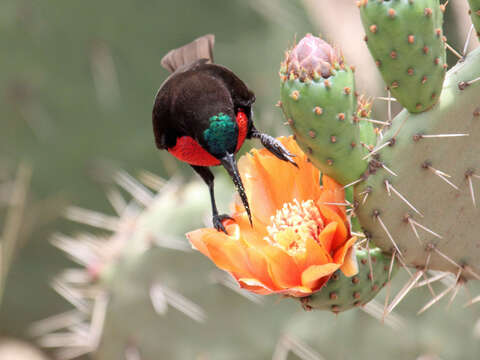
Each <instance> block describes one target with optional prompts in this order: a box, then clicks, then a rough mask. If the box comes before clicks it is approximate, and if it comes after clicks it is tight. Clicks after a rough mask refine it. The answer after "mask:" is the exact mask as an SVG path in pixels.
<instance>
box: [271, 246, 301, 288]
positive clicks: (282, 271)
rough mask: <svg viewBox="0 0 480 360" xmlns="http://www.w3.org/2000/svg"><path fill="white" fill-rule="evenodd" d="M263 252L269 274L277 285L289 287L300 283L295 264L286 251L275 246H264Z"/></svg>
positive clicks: (298, 272)
mask: <svg viewBox="0 0 480 360" xmlns="http://www.w3.org/2000/svg"><path fill="white" fill-rule="evenodd" d="M263 253H264V254H265V255H266V257H267V261H268V265H269V271H270V276H271V277H272V280H273V282H274V284H275V285H276V286H277V287H279V288H291V287H295V286H299V285H300V284H301V278H300V271H299V269H298V267H297V264H296V263H295V261H294V260H293V259H292V258H291V257H290V256H289V255H288V254H287V253H286V252H284V251H283V250H282V249H279V248H277V247H275V246H266V247H265V248H263Z"/></svg>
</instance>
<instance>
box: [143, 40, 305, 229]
mask: <svg viewBox="0 0 480 360" xmlns="http://www.w3.org/2000/svg"><path fill="white" fill-rule="evenodd" d="M214 39H215V38H214V36H213V35H205V36H202V37H200V38H198V39H196V40H194V41H193V42H191V43H189V44H187V45H185V46H182V47H180V48H178V49H174V50H171V51H170V52H169V53H168V54H167V55H165V56H164V58H163V59H162V66H163V67H164V68H166V69H167V70H169V71H170V72H171V73H172V74H171V75H170V76H169V77H168V78H167V79H166V80H165V81H164V83H163V84H162V85H161V86H160V89H159V90H158V92H157V95H156V98H155V104H154V107H153V113H152V121H153V131H154V135H155V143H156V145H157V147H158V148H159V149H165V150H167V151H168V152H170V153H171V154H172V155H173V156H175V157H176V158H178V159H179V160H181V161H184V162H186V163H188V164H190V165H191V166H192V168H193V169H194V170H195V171H196V172H197V173H198V174H199V175H200V176H201V177H202V179H203V180H204V181H205V183H206V184H207V185H208V188H209V191H210V199H211V203H212V213H213V225H214V226H215V228H216V229H217V230H219V231H220V230H221V231H224V232H226V230H225V228H224V226H223V224H222V221H223V220H224V219H227V218H229V216H228V215H219V214H218V210H217V206H216V203H215V195H214V189H213V180H214V176H213V173H212V172H211V171H210V169H209V167H210V166H216V165H223V167H224V168H225V169H226V170H227V172H228V174H229V175H230V177H231V178H232V180H233V182H234V184H235V187H236V188H237V191H238V193H239V195H240V198H241V200H242V203H243V205H244V207H245V210H246V212H247V214H248V217H249V219H250V223H252V219H251V214H250V207H249V204H248V199H247V196H246V194H245V190H244V187H243V183H242V179H241V177H240V174H239V172H238V168H237V164H236V161H235V153H236V152H237V151H238V150H239V149H240V148H241V146H242V144H243V142H244V141H245V139H251V138H259V139H260V141H261V142H262V144H263V145H264V146H265V147H266V148H267V149H268V150H269V151H270V152H272V153H273V154H274V155H275V156H277V157H278V158H279V159H281V160H284V161H288V162H290V163H292V164H293V165H295V166H296V164H295V162H294V161H293V160H292V157H293V155H292V154H290V153H289V152H288V150H286V149H285V148H284V146H283V145H282V144H281V143H280V142H279V141H277V140H276V139H275V138H273V137H271V136H269V135H267V134H264V133H261V132H259V131H258V130H257V129H256V128H255V126H254V124H253V113H252V106H253V103H254V102H255V95H254V93H253V92H252V91H250V90H249V89H248V87H247V86H246V85H245V83H244V82H243V81H242V80H240V79H239V78H238V77H237V76H236V75H235V74H234V73H233V72H232V71H231V70H229V69H227V68H226V67H223V66H221V65H218V64H214V62H213V45H214Z"/></svg>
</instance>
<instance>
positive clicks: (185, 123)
mask: <svg viewBox="0 0 480 360" xmlns="http://www.w3.org/2000/svg"><path fill="white" fill-rule="evenodd" d="M219 113H224V114H226V115H228V116H230V117H232V118H235V112H234V104H233V102H232V98H231V96H230V92H229V90H228V88H227V87H226V85H225V84H224V82H223V81H222V80H221V79H220V78H218V77H214V76H212V75H211V74H209V73H206V72H203V71H185V72H182V73H178V74H177V73H175V74H172V75H171V76H170V78H169V79H167V81H166V82H165V83H164V84H163V85H162V87H161V88H160V90H159V92H158V94H157V97H156V99H155V105H154V107H153V113H152V121H153V129H154V134H155V142H156V144H157V147H158V148H159V149H168V148H171V147H173V146H175V143H176V139H177V138H179V137H181V136H185V135H187V136H191V137H193V138H194V139H196V140H197V141H198V142H200V143H202V142H203V136H202V134H203V132H204V131H205V129H207V128H208V127H209V126H210V121H209V119H210V118H211V117H212V116H214V115H217V114H219Z"/></svg>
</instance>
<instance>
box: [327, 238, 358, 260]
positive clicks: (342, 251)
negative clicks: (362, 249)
mask: <svg viewBox="0 0 480 360" xmlns="http://www.w3.org/2000/svg"><path fill="white" fill-rule="evenodd" d="M355 241H357V238H356V237H355V236H353V237H351V238H350V239H348V241H346V242H345V244H344V245H343V246H342V247H340V248H339V249H338V250H337V251H336V252H335V255H333V261H335V262H336V263H337V264H340V265H341V264H343V263H344V261H345V256H346V255H347V252H348V250H349V249H350V248H351V247H352V246H353V244H355Z"/></svg>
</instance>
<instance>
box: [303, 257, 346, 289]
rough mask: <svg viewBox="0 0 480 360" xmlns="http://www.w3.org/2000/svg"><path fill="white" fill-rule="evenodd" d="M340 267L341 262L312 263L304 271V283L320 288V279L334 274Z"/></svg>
mask: <svg viewBox="0 0 480 360" xmlns="http://www.w3.org/2000/svg"><path fill="white" fill-rule="evenodd" d="M339 267H340V265H339V264H335V263H330V264H324V265H312V266H310V267H309V268H308V269H306V270H305V271H304V272H303V273H302V285H303V286H305V287H308V288H310V289H318V288H319V284H318V282H319V280H320V279H322V278H323V277H328V276H330V275H332V274H333V273H334V272H335V271H337V270H338V268H339Z"/></svg>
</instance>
